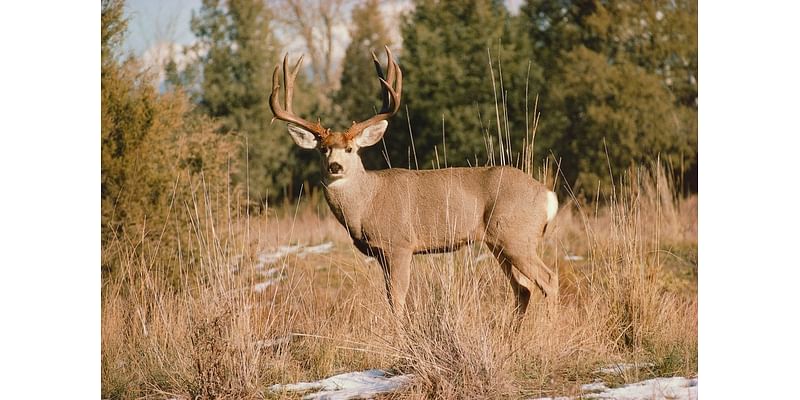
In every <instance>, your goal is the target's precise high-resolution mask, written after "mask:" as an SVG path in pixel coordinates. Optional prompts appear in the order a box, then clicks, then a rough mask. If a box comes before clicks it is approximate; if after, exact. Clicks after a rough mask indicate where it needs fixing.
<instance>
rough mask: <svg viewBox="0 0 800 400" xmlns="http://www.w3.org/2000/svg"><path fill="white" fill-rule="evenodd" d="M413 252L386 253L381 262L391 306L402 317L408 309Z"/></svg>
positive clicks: (380, 258)
mask: <svg viewBox="0 0 800 400" xmlns="http://www.w3.org/2000/svg"><path fill="white" fill-rule="evenodd" d="M412 254H413V253H412V252H411V251H405V250H403V251H393V252H391V253H384V254H383V255H382V256H381V257H379V260H380V262H381V266H382V267H383V277H384V279H385V281H386V294H387V296H388V298H389V305H390V306H391V307H392V311H394V314H395V315H396V316H402V315H404V313H405V308H406V293H408V285H409V282H410V279H411V256H412Z"/></svg>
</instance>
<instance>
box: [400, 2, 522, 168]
mask: <svg viewBox="0 0 800 400" xmlns="http://www.w3.org/2000/svg"><path fill="white" fill-rule="evenodd" d="M511 26H512V21H511V18H510V16H509V14H508V11H507V10H506V9H505V7H504V6H503V4H502V2H501V1H491V0H470V1H457V0H441V1H434V0H420V1H417V2H416V7H415V10H414V12H413V14H412V15H411V16H410V17H409V18H408V20H407V21H406V23H404V24H403V27H402V35H403V46H404V49H403V54H402V58H401V59H400V62H399V63H400V67H401V68H402V70H403V72H404V77H405V79H404V86H403V101H404V103H405V105H406V106H407V107H408V109H409V113H410V120H411V127H412V130H413V135H414V147H415V149H416V158H417V160H418V164H419V167H420V168H429V167H431V166H432V165H434V166H435V165H436V163H435V161H434V160H435V159H436V151H437V150H438V154H439V161H440V162H439V165H441V166H443V165H444V162H443V161H444V157H445V156H446V158H447V164H448V165H467V164H468V163H471V164H474V163H475V159H476V157H477V158H478V159H479V160H480V161H479V163H481V164H483V163H484V162H485V161H486V154H487V153H486V150H487V149H486V147H487V145H486V135H487V134H488V135H489V136H490V137H491V138H492V139H491V140H495V139H497V132H496V123H495V116H496V112H495V93H494V92H493V88H492V76H491V74H490V70H489V62H488V55H487V50H489V49H491V50H492V54H493V61H494V63H495V64H494V73H495V74H496V75H495V77H496V79H497V81H496V85H497V96H498V103H500V104H499V108H500V109H501V111H500V113H501V115H500V118H501V119H503V120H505V119H506V118H505V115H504V114H503V111H502V109H503V104H502V101H503V100H502V99H503V92H501V89H500V81H499V65H498V60H500V61H501V63H502V70H503V79H504V87H505V89H506V91H507V93H506V94H507V98H508V99H509V100H510V101H509V103H508V108H509V115H508V119H509V120H510V122H511V125H512V127H511V128H512V129H511V134H512V136H513V137H512V141H514V142H517V143H520V142H521V138H522V137H524V135H525V129H524V126H525V124H524V119H525V118H524V115H525V113H524V104H525V79H526V76H527V68H528V60H527V57H526V56H525V54H523V53H522V52H521V51H520V48H521V47H520V46H519V43H518V42H517V41H516V40H514V41H512V39H513V37H512V35H511V33H512V32H513V31H512V30H511ZM498 48H500V49H502V50H501V51H498ZM443 119H444V130H445V132H446V140H445V146H446V154H445V146H443V145H442V143H443V139H442V136H443V135H442V129H443V127H442V125H443ZM389 135H391V136H387V139H386V143H387V146H389V150H390V154H391V156H392V161H393V163H394V164H395V166H407V165H408V164H410V166H411V167H412V168H414V167H415V161H414V160H413V155H412V156H411V158H412V160H411V161H408V158H409V155H408V154H409V150H408V149H409V148H410V146H411V141H410V139H409V133H408V127H407V126H405V124H401V123H397V122H396V123H395V124H394V125H393V126H392V128H391V132H389ZM434 146H436V149H434ZM494 146H495V148H497V147H498V146H497V144H496V143H495V145H494Z"/></svg>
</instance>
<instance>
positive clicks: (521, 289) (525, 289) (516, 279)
mask: <svg viewBox="0 0 800 400" xmlns="http://www.w3.org/2000/svg"><path fill="white" fill-rule="evenodd" d="M492 252H493V253H494V256H495V258H497V262H498V263H500V268H501V269H502V270H503V273H505V274H506V277H508V281H509V283H511V290H512V292H514V298H515V299H516V301H517V305H516V307H515V308H514V310H515V311H516V312H517V315H518V317H519V318H520V319H521V318H522V316H524V315H525V311H527V310H528V303H529V302H530V300H531V286H532V285H531V282H530V281H529V280H528V279H527V278H525V277H524V276H522V275H521V274H520V273H519V272H518V271H516V270H515V269H514V266H513V263H512V262H511V260H510V259H509V258H508V257H506V255H505V254H504V252H503V251H502V250H500V249H496V250H493V251H492Z"/></svg>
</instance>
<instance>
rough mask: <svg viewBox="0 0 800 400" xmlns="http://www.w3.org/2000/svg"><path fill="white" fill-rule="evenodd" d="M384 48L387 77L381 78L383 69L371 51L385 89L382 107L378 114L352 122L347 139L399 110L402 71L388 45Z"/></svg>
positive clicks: (382, 93)
mask: <svg viewBox="0 0 800 400" xmlns="http://www.w3.org/2000/svg"><path fill="white" fill-rule="evenodd" d="M383 47H384V48H385V49H386V59H387V65H386V73H387V79H384V78H383V71H381V63H380V62H379V61H378V57H376V56H375V53H372V62H373V63H375V70H376V71H377V73H378V80H380V82H381V85H382V86H383V88H384V89H385V90H383V91H382V92H381V97H382V98H383V107H381V111H380V112H378V114H375V115H374V116H372V117H370V118H369V119H367V120H365V121H361V122H353V126H351V127H350V129H348V130H347V132H346V133H345V136H346V137H347V138H348V139H352V138H353V137H355V136H356V135H358V134H359V133H361V131H363V130H364V128H366V127H368V126H370V125H373V124H375V123H376V122H378V121H383V120H387V119H389V117H391V116H393V115H395V114H396V113H397V111H398V110H400V95H401V94H402V93H403V73H402V71H400V67H399V66H397V63H396V62H395V61H394V58H393V57H392V52H391V51H390V50H389V46H383ZM395 80H397V88H396V89H395V88H394V86H395Z"/></svg>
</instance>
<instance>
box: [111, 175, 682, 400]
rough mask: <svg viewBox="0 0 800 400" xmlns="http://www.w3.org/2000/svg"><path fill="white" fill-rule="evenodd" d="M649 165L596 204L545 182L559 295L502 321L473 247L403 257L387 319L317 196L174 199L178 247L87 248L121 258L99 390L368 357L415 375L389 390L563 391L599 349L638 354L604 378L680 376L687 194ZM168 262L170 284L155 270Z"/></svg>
mask: <svg viewBox="0 0 800 400" xmlns="http://www.w3.org/2000/svg"><path fill="white" fill-rule="evenodd" d="M653 171H656V173H655V174H651V173H650V172H649V171H647V170H642V171H637V172H634V173H632V174H630V175H629V178H628V179H627V180H626V181H625V182H623V183H620V185H619V186H618V187H617V190H616V193H617V194H616V196H615V197H613V198H612V199H609V200H608V201H607V202H605V205H602V206H596V207H594V208H591V209H588V208H587V206H586V205H583V204H581V203H579V202H577V201H570V200H569V199H561V202H562V208H561V210H560V212H559V215H558V216H557V218H556V220H555V221H554V223H553V224H551V226H550V227H549V228H548V233H547V235H546V238H545V239H546V240H545V243H544V244H543V248H542V249H541V250H542V253H543V254H544V260H545V262H546V263H547V264H548V265H551V266H557V269H558V271H559V273H560V285H561V292H560V293H561V294H560V305H559V307H558V310H557V311H556V312H551V313H548V312H547V311H546V310H545V306H544V304H538V303H537V304H532V306H531V308H530V309H529V310H528V316H527V317H526V319H525V321H524V322H523V324H522V326H521V327H520V328H519V330H518V331H517V332H515V331H514V329H513V323H512V320H513V313H512V304H513V300H512V295H511V289H510V287H509V285H508V283H507V281H506V278H505V276H504V275H503V274H502V272H501V271H500V269H499V268H498V266H497V263H496V261H495V260H494V259H493V258H491V257H482V256H481V255H482V254H483V253H484V252H486V250H485V249H484V248H482V247H480V246H477V245H476V246H473V247H472V248H469V249H466V250H462V251H460V252H457V253H453V254H445V255H437V256H418V257H415V258H414V261H413V262H414V265H413V271H414V272H413V274H412V288H411V292H410V294H409V315H410V318H408V319H407V320H405V321H395V320H394V319H393V318H392V316H391V312H390V310H389V307H388V303H387V301H386V299H385V294H384V284H383V277H382V273H381V272H380V268H379V267H378V265H377V264H376V263H374V262H370V261H368V260H365V258H364V256H362V255H361V254H360V253H358V252H357V250H355V248H354V247H353V246H352V245H351V244H350V242H349V239H348V237H347V235H346V233H345V231H344V229H343V228H342V227H340V226H339V225H338V223H337V222H336V221H335V220H334V219H333V218H332V217H330V216H329V214H328V212H327V207H326V206H325V205H324V203H322V202H321V201H320V200H319V198H313V199H306V200H303V201H301V203H300V204H299V205H297V206H296V207H295V206H289V207H285V208H284V209H282V213H281V215H276V214H275V213H274V212H272V211H270V212H268V213H267V214H265V215H261V216H249V217H248V216H247V215H236V214H234V215H230V214H228V213H227V212H217V213H212V212H210V211H209V210H204V209H202V207H197V208H195V206H197V204H195V205H184V208H185V209H186V210H187V211H186V212H187V213H188V212H190V211H189V210H191V214H193V215H194V217H193V218H192V219H191V221H192V222H191V225H190V226H184V227H170V229H168V230H167V231H173V230H176V231H177V230H180V229H182V230H184V231H186V232H191V233H192V234H191V237H192V240H191V242H190V244H189V245H188V246H187V248H181V249H165V248H160V249H158V250H156V248H157V246H143V244H142V243H141V241H137V240H136V238H121V239H119V240H115V241H113V243H111V244H110V245H109V246H108V247H107V248H106V249H104V252H114V254H115V255H116V256H117V257H118V258H119V259H120V260H121V261H120V263H121V265H120V269H119V271H120V272H119V273H118V274H115V275H114V276H111V277H107V278H106V279H105V280H104V282H103V288H102V393H103V397H104V398H139V397H146V398H169V397H180V398H196V397H200V398H265V397H266V398H279V397H281V396H283V397H292V396H293V397H297V395H288V394H278V393H272V392H269V391H268V389H267V388H268V386H269V385H271V384H273V383H286V382H295V381H298V380H310V379H318V378H321V377H325V376H330V375H332V374H335V373H340V372H345V371H353V370H361V369H367V368H384V369H389V370H392V371H395V372H404V373H413V374H415V378H414V381H413V382H414V383H413V384H412V385H411V386H410V387H408V388H406V389H405V390H403V391H402V392H400V393H395V394H393V395H392V397H401V398H431V397H435V398H498V397H501V398H520V397H524V396H534V397H535V396H543V395H554V394H559V395H565V394H576V393H578V388H579V386H580V384H582V383H587V382H591V380H592V379H594V378H596V377H597V374H595V373H594V372H593V371H594V370H595V369H597V368H598V367H600V366H603V365H606V364H609V363H614V362H650V363H653V364H654V367H650V368H647V369H643V370H639V371H630V372H627V373H626V374H623V375H622V376H621V377H618V378H613V377H608V376H606V377H604V378H605V379H607V380H609V379H610V380H611V381H612V382H613V381H614V379H616V380H617V383H622V382H628V381H633V380H637V379H641V378H646V377H649V376H653V375H659V376H670V375H684V376H686V375H690V376H693V375H696V372H697V294H696V293H697V292H696V283H697V281H696V276H697V275H696V270H697V263H696V248H697V205H696V204H697V203H696V197H693V198H688V199H684V198H678V197H676V196H675V195H674V194H673V190H672V185H671V182H670V181H669V180H668V179H666V178H665V176H664V175H663V174H662V173H661V172H660V169H654V170H653ZM207 197H213V196H211V195H207ZM201 203H204V204H211V203H212V202H209V201H201ZM223 203H224V202H223ZM325 241H332V242H334V246H335V247H334V250H333V251H332V252H330V253H326V254H312V255H308V256H305V257H299V256H298V255H297V254H293V255H289V256H286V257H284V258H283V259H282V260H281V261H280V262H279V263H278V264H276V266H278V267H280V269H281V272H280V274H281V275H282V276H284V278H283V279H282V280H281V281H279V282H278V283H277V284H275V285H273V286H271V287H269V288H268V289H267V290H266V291H263V292H260V293H258V292H255V291H253V290H252V285H253V284H255V283H257V282H260V281H262V280H263V279H264V278H262V277H261V276H259V275H258V273H257V271H256V270H255V265H256V262H257V255H258V253H259V252H262V251H264V250H265V249H272V248H275V247H276V246H278V245H280V244H288V243H302V244H318V243H321V242H325ZM568 255H570V256H575V255H577V256H582V257H584V259H583V260H580V261H574V260H573V261H566V260H565V256H568ZM175 263H179V265H180V267H181V271H182V279H183V283H182V285H180V286H181V287H180V288H176V287H175V285H174V284H171V283H170V282H169V280H168V279H167V278H165V277H163V276H162V274H161V273H160V271H164V270H168V269H169V268H166V267H167V266H173V265H174V264H175Z"/></svg>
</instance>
